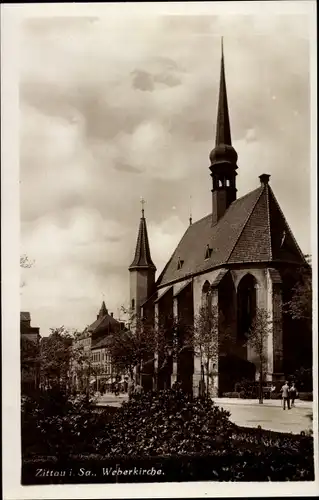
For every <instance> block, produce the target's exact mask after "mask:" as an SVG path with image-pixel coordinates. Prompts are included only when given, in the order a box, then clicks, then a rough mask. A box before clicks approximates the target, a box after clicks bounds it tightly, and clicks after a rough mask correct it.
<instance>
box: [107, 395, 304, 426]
mask: <svg viewBox="0 0 319 500" xmlns="http://www.w3.org/2000/svg"><path fill="white" fill-rule="evenodd" d="M126 400H127V395H126V394H121V395H119V396H115V395H114V394H104V395H103V396H101V397H100V398H99V402H98V405H99V406H100V405H101V406H106V405H108V406H120V405H121V403H122V402H123V401H126ZM214 401H215V403H216V404H217V405H218V406H221V407H222V408H224V409H225V410H227V411H229V412H230V413H231V416H230V419H231V420H232V421H233V422H234V423H236V424H237V425H240V426H243V427H257V426H258V425H261V427H262V428H263V429H269V430H273V431H279V432H293V433H295V434H298V433H300V432H301V431H306V430H309V429H310V428H311V425H312V424H311V420H310V419H309V417H308V415H309V414H310V413H312V403H311V402H308V401H299V400H297V402H296V407H295V408H292V409H291V410H285V411H283V409H282V406H281V401H279V400H265V401H264V404H262V405H260V404H259V403H258V401H256V400H247V399H245V400H242V399H230V398H216V399H215V400H214Z"/></svg>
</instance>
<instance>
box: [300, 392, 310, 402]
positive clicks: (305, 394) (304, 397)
mask: <svg viewBox="0 0 319 500" xmlns="http://www.w3.org/2000/svg"><path fill="white" fill-rule="evenodd" d="M298 398H299V399H300V400H301V401H313V393H312V392H299V396H298Z"/></svg>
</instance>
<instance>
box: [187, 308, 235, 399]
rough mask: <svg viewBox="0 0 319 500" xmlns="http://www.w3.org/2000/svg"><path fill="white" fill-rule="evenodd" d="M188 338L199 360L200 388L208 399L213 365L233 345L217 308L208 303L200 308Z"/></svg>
mask: <svg viewBox="0 0 319 500" xmlns="http://www.w3.org/2000/svg"><path fill="white" fill-rule="evenodd" d="M189 337H190V338H191V342H192V345H193V351H194V354H195V356H198V357H199V359H200V364H201V382H202V387H205V389H206V391H205V395H206V397H210V395H211V388H212V387H211V386H212V383H213V379H212V369H213V365H214V364H215V363H216V362H217V360H218V357H219V355H220V354H221V353H222V352H223V351H225V352H226V350H227V349H229V348H230V346H231V344H232V343H233V337H232V334H231V331H230V330H229V329H228V328H227V326H226V322H225V318H224V315H223V313H222V311H221V310H220V309H219V308H218V306H216V305H212V304H211V303H209V304H206V305H204V306H202V307H201V308H200V310H199V312H198V314H197V315H195V318H194V327H193V328H192V327H190V328H189Z"/></svg>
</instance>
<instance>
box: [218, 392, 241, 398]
mask: <svg viewBox="0 0 319 500" xmlns="http://www.w3.org/2000/svg"><path fill="white" fill-rule="evenodd" d="M222 397H223V398H240V393H239V392H224V393H223V396H222Z"/></svg>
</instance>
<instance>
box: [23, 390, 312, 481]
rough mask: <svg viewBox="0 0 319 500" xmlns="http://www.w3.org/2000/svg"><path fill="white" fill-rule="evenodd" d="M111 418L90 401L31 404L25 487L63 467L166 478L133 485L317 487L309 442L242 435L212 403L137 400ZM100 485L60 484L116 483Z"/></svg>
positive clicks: (168, 397)
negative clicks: (157, 471)
mask: <svg viewBox="0 0 319 500" xmlns="http://www.w3.org/2000/svg"><path fill="white" fill-rule="evenodd" d="M112 411H113V413H111V412H109V411H108V408H106V409H104V410H103V411H101V412H100V413H96V412H95V411H94V407H93V405H92V402H91V401H89V400H88V399H87V398H85V397H84V398H80V399H79V400H78V401H75V400H74V399H72V400H69V399H68V398H66V396H61V397H56V398H55V399H54V400H53V399H52V397H51V398H49V399H48V400H47V398H45V397H42V398H40V399H39V400H36V401H30V400H29V401H26V402H25V403H24V405H23V407H22V436H23V470H22V472H23V473H22V478H23V483H24V484H35V474H34V470H35V468H39V467H42V468H43V469H50V468H51V469H52V468H54V467H56V468H58V469H61V468H63V464H69V465H68V467H69V468H70V464H72V467H73V468H76V467H86V468H90V469H92V470H96V471H100V470H101V468H103V467H104V468H105V467H108V466H112V467H115V466H119V467H123V468H125V467H131V466H133V465H134V466H136V467H138V466H139V464H140V466H141V467H145V468H148V469H149V468H151V467H153V466H154V467H156V468H161V469H162V470H163V471H164V473H163V475H162V476H160V477H158V476H156V479H154V478H153V479H152V478H145V477H137V478H131V479H130V480H132V481H147V480H153V481H155V480H156V481H192V480H194V481H195V480H196V481H199V480H212V481H214V480H215V481H252V480H254V481H277V480H280V481H284V480H296V481H297V480H312V479H313V439H312V438H311V437H310V436H300V435H293V434H282V433H275V432H271V431H265V430H262V429H246V428H240V427H238V426H236V425H235V424H233V423H232V422H231V421H230V420H229V416H230V414H229V412H227V411H224V410H223V409H221V408H219V407H218V406H216V405H215V404H214V403H213V402H212V401H211V400H207V399H204V398H191V397H190V396H188V395H186V394H183V393H182V392H180V391H173V390H170V391H162V392H159V393H157V394H154V393H148V394H142V395H139V396H136V397H134V398H132V400H130V401H129V402H127V403H123V404H122V406H121V407H120V408H119V409H117V410H114V408H112ZM32 445H33V446H32ZM49 457H51V458H49ZM53 457H55V458H53ZM49 464H51V465H49ZM108 464H109V465H108ZM32 471H33V472H32ZM95 477H96V479H92V478H90V479H88V478H87V477H83V478H82V479H81V478H79V477H75V478H74V477H73V478H71V479H69V478H60V479H59V480H57V481H56V482H59V481H60V482H62V483H63V482H112V481H113V480H115V478H114V477H113V478H112V477H107V478H105V477H103V478H101V475H100V474H98V473H97V475H96V476H95ZM116 479H117V481H119V482H121V481H127V480H128V478H125V477H121V478H119V477H117V478H116ZM46 481H47V483H48V482H50V481H51V482H52V478H51V479H50V478H48V479H47V480H46ZM44 483H45V481H44V482H43V480H42V483H41V482H40V483H38V484H44Z"/></svg>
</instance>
